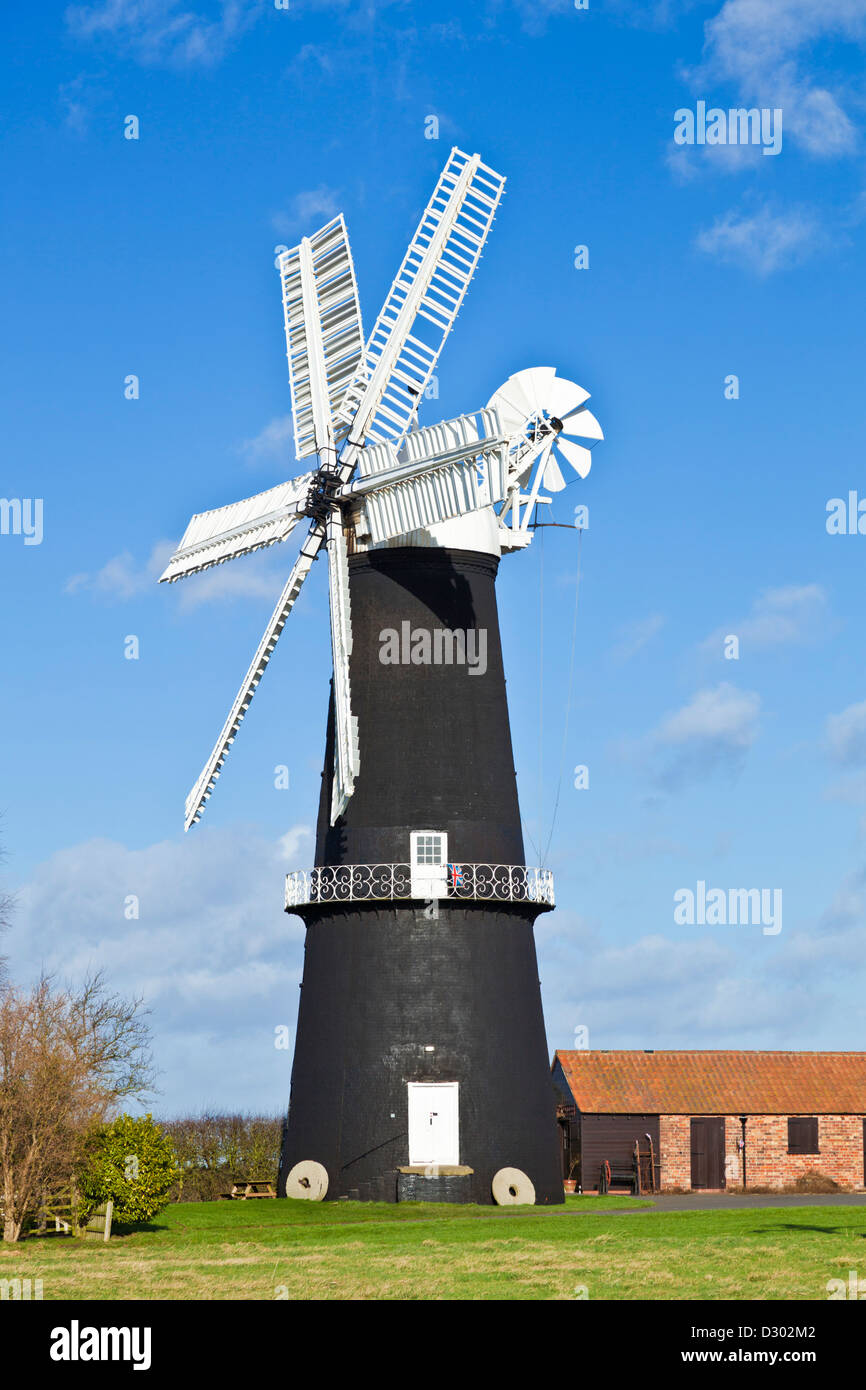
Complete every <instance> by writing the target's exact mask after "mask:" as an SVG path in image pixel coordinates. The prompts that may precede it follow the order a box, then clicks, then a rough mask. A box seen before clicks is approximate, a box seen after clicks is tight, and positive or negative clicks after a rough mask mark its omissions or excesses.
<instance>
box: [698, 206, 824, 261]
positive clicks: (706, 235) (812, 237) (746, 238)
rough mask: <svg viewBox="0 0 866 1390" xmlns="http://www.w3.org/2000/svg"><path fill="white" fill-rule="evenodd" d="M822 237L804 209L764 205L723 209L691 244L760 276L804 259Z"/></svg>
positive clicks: (813, 218) (817, 226)
mask: <svg viewBox="0 0 866 1390" xmlns="http://www.w3.org/2000/svg"><path fill="white" fill-rule="evenodd" d="M822 241H823V234H822V232H821V229H820V226H819V224H818V221H817V219H816V217H815V216H814V215H813V214H812V213H811V212H809V211H808V210H807V209H805V208H791V209H789V210H788V211H787V212H779V213H774V212H773V211H771V209H770V208H769V207H768V206H766V205H765V206H764V207H762V208H759V210H758V211H757V212H754V213H752V214H750V215H749V214H745V213H738V212H734V211H729V212H726V213H724V214H723V216H721V217H717V218H716V220H715V222H714V223H713V225H712V227H709V228H705V229H704V230H703V231H701V232H699V233H698V235H697V238H696V242H695V244H696V245H697V247H698V249H699V250H701V251H704V252H705V253H706V254H707V255H708V256H716V257H717V258H718V259H719V260H721V261H726V262H729V263H732V264H734V265H741V266H744V267H745V268H746V269H748V270H752V271H754V272H755V274H757V275H760V276H764V275H771V274H772V273H773V272H774V271H776V270H782V269H784V268H786V267H788V266H792V265H797V264H799V263H800V262H801V261H804V260H805V259H806V258H807V257H808V256H810V255H811V254H812V253H813V252H814V251H815V250H816V249H817V248H818V247H819V246H820V245H821V243H822Z"/></svg>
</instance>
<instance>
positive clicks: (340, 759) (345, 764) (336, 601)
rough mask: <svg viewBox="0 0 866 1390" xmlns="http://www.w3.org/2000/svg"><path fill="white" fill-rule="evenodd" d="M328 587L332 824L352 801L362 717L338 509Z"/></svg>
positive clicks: (331, 535) (330, 542) (334, 516)
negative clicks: (356, 708)
mask: <svg viewBox="0 0 866 1390" xmlns="http://www.w3.org/2000/svg"><path fill="white" fill-rule="evenodd" d="M328 591H329V595H330V600H331V603H330V607H331V650H332V653H333V657H334V724H335V728H334V780H333V784H332V789H331V824H332V825H333V824H334V822H335V821H336V820H337V817H338V816H341V815H342V814H343V812H344V811H345V809H346V806H347V805H348V802H349V797H350V796H351V795H352V792H353V790H354V787H355V779H356V777H357V776H358V771H359V765H360V756H359V751H358V721H357V719H356V718H355V716H354V715H353V714H352V701H351V692H350V688H349V657H350V656H351V654H352V612H351V607H350V603H349V562H348V556H347V552H346V537H345V535H344V534H343V518H342V514H341V512H340V511H339V509H338V510H336V511H335V512H333V513H332V514H331V518H330V520H329V522H328Z"/></svg>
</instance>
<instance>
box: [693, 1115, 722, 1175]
mask: <svg viewBox="0 0 866 1390" xmlns="http://www.w3.org/2000/svg"><path fill="white" fill-rule="evenodd" d="M724 1185H725V1122H724V1120H723V1119H720V1118H718V1117H717V1116H715V1115H713V1116H709V1115H701V1116H700V1117H699V1118H697V1119H693V1120H692V1188H693V1189H694V1190H696V1191H700V1189H701V1188H711V1189H712V1188H721V1187H724Z"/></svg>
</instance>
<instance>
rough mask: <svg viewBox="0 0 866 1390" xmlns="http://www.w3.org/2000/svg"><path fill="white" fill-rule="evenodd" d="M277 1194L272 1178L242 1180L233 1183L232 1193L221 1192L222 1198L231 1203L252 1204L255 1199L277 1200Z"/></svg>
mask: <svg viewBox="0 0 866 1390" xmlns="http://www.w3.org/2000/svg"><path fill="white" fill-rule="evenodd" d="M276 1195H277V1192H276V1188H275V1187H274V1184H273V1182H272V1181H271V1179H270V1178H249V1179H247V1178H241V1179H239V1180H238V1181H237V1182H233V1183H232V1190H231V1192H221V1193H220V1197H221V1198H223V1199H224V1200H225V1201H229V1202H232V1201H233V1202H251V1201H253V1199H254V1198H257V1197H263V1198H269V1197H270V1198H276Z"/></svg>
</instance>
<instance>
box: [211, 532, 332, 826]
mask: <svg viewBox="0 0 866 1390" xmlns="http://www.w3.org/2000/svg"><path fill="white" fill-rule="evenodd" d="M323 536H324V527H323V526H322V524H321V523H320V522H314V524H313V525H312V526H311V527H310V532H309V535H308V536H307V539H306V541H305V542H304V545H303V546H302V548H301V553H300V555H299V556H298V558H297V560H296V561H295V563H294V565H293V566H292V572H291V574H290V575H289V577H288V579H287V580H286V585H285V588H284V589H283V592H282V593H281V594H280V597H279V598H278V599H277V603H276V607H275V608H274V611H273V613H272V614H271V617H270V621H269V623H268V625H267V627H266V628H265V630H264V632H263V634H262V640H261V641H260V642H259V645H258V647H257V648H256V654H255V656H254V657H253V659H252V661H251V662H250V665H249V669H248V670H247V673H246V675H245V676H244V679H243V681H242V683H241V688H240V690H239V691H238V693H237V695H236V696H235V699H234V703H233V705H232V707H231V709H230V711H229V716H228V719H227V720H226V722H225V724H224V725H223V727H222V729H221V731H220V736H219V738H218V739H217V741H216V743H215V744H214V746H213V750H212V752H211V755H210V757H209V758H208V760H207V762H206V763H205V765H204V767H203V768H202V770H201V773H200V774H199V777H198V781H197V782H196V784H195V786H194V787H193V789H192V791H191V792H190V794H189V796H188V797H187V799H186V819H185V821H184V829H185V830H189V828H190V826H191V825H194V824H195V823H196V821H198V820H199V819H200V818H201V814H202V811H203V810H204V805H205V802H206V801H207V799H208V797H209V796H210V794H211V792H212V791H213V789H214V785H215V784H216V780H217V778H218V777H219V775H220V771H221V769H222V765H223V763H224V762H225V760H226V758H227V756H228V752H229V749H230V748H231V746H232V744H233V743H234V741H235V735H236V734H237V731H238V729H239V728H240V726H241V721H242V720H243V717H244V715H245V714H246V712H247V710H248V709H249V706H250V701H251V700H252V698H253V696H254V695H255V693H256V688H257V686H258V683H259V681H260V680H261V678H262V676H263V675H264V673H265V668H266V666H267V664H268V662H269V661H270V659H271V653H272V652H273V650H274V647H275V646H276V645H277V638H278V637H279V635H280V633H281V632H282V630H283V628H284V627H285V625H286V619H287V618H288V616H289V614H290V613H291V611H292V609H293V607H294V605H295V600H296V598H297V597H298V594H299V593H300V591H301V585H302V584H303V582H304V580H305V579H306V577H307V575H308V574H309V572H310V567H311V566H312V563H313V561H314V560H315V558H316V556H317V555H318V553H319V548H320V546H321V544H322V539H323Z"/></svg>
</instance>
